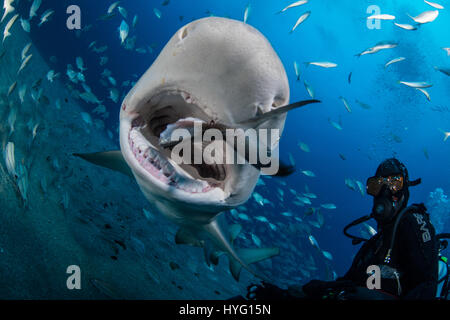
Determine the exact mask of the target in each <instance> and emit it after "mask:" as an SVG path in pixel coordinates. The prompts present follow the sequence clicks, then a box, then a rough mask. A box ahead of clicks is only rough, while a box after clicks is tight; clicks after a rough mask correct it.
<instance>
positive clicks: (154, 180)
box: [76, 17, 319, 281]
mask: <svg viewBox="0 0 450 320" xmlns="http://www.w3.org/2000/svg"><path fill="white" fill-rule="evenodd" d="M288 102H289V82H288V78H287V75H286V71H285V69H284V66H283V64H282V62H281V60H280V59H279V57H278V55H277V54H276V52H275V51H274V49H273V48H272V46H271V45H270V43H269V41H268V40H267V39H266V38H265V37H264V36H263V35H262V34H261V33H260V32H259V31H258V30H256V29H255V28H253V27H251V26H249V25H248V24H245V23H243V22H240V21H236V20H232V19H226V18H219V17H208V18H203V19H199V20H195V21H193V22H191V23H189V24H187V25H185V26H183V27H182V28H181V29H179V30H178V31H177V32H176V33H175V34H174V35H173V37H172V38H171V39H170V40H169V42H168V43H167V44H166V46H165V47H164V48H163V49H162V51H161V53H160V54H159V56H158V57H157V59H156V60H155V61H154V63H153V64H152V65H151V67H150V68H149V69H148V70H147V71H146V72H145V73H144V75H143V76H142V77H141V78H140V79H139V81H138V82H137V83H136V84H135V86H134V87H133V88H132V89H131V91H130V92H129V93H128V94H127V96H126V97H125V99H124V101H123V103H122V105H121V110H120V150H115V151H106V152H99V153H90V154H76V155H77V156H79V157H82V158H83V159H85V160H87V161H90V162H92V163H94V164H97V165H101V166H104V167H107V168H110V169H113V170H116V171H120V172H122V173H124V174H127V175H129V176H131V177H133V178H134V179H135V180H136V182H137V184H138V185H139V187H140V190H141V191H142V193H143V194H144V195H145V197H146V198H147V199H148V201H149V202H150V204H151V205H152V206H153V207H154V208H155V209H157V211H159V212H160V213H162V215H164V216H165V217H166V218H168V219H169V220H171V221H172V222H174V223H175V224H177V225H179V226H180V229H179V231H178V232H177V234H176V236H175V242H176V243H177V244H188V245H193V246H198V247H202V248H203V249H204V252H205V258H206V261H207V263H208V265H209V264H210V263H213V264H217V263H218V259H219V257H220V256H221V255H223V254H226V255H227V256H228V257H229V263H230V271H231V274H232V275H233V277H234V278H235V279H236V280H237V281H238V280H239V274H240V271H241V270H242V267H244V268H245V269H246V270H248V271H249V272H251V273H252V274H253V275H255V276H258V277H260V278H263V279H267V278H266V277H265V276H264V275H262V274H261V273H259V272H258V273H257V272H255V271H254V270H253V269H252V268H250V267H249V264H251V263H255V262H258V261H261V260H264V259H268V258H270V257H273V256H274V255H277V254H278V253H279V249H278V248H253V249H251V248H247V249H236V248H234V246H233V242H234V240H235V239H236V237H237V235H238V233H239V232H240V230H241V227H240V226H239V225H232V226H231V227H230V228H227V227H226V225H225V224H224V221H223V220H224V219H223V213H224V212H225V211H227V210H230V209H232V208H235V207H237V206H239V205H242V204H243V203H245V202H246V201H247V200H248V199H249V197H250V196H251V194H252V192H253V190H254V188H255V185H256V183H257V180H258V178H259V176H260V174H261V170H260V168H258V166H255V165H252V164H250V163H244V164H217V163H212V164H209V165H208V164H192V165H181V164H178V163H175V161H173V159H171V153H170V150H169V149H167V148H164V147H163V146H161V145H160V143H159V142H160V140H159V139H160V136H161V134H163V133H164V132H165V131H166V130H168V128H169V127H171V125H172V126H173V124H176V123H178V122H179V121H180V120H182V119H186V118H195V119H200V120H201V121H204V122H205V123H217V124H219V123H220V124H223V125H225V126H226V127H231V128H242V129H248V128H253V129H260V128H266V129H279V130H280V132H282V130H283V128H284V123H285V119H286V115H287V111H289V110H292V109H294V108H298V107H301V106H304V105H306V104H309V103H314V102H319V101H317V100H308V101H301V102H298V103H294V104H290V105H288ZM275 144H278V141H276V143H275ZM272 147H273V146H272Z"/></svg>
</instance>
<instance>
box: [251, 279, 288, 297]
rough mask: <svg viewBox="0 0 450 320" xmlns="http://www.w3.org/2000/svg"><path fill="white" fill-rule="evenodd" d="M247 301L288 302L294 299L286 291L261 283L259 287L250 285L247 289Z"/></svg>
mask: <svg viewBox="0 0 450 320" xmlns="http://www.w3.org/2000/svg"><path fill="white" fill-rule="evenodd" d="M247 299H249V300H290V299H294V297H293V296H291V295H290V294H289V292H288V290H284V289H281V288H279V287H277V286H275V285H273V284H270V283H267V282H264V281H262V282H261V285H257V284H252V285H250V286H248V287H247Z"/></svg>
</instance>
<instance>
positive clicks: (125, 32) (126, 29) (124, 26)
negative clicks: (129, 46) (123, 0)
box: [119, 20, 130, 43]
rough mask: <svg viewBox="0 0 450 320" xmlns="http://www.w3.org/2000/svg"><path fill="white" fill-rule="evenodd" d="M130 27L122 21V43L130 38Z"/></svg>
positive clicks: (120, 31)
mask: <svg viewBox="0 0 450 320" xmlns="http://www.w3.org/2000/svg"><path fill="white" fill-rule="evenodd" d="M129 30H130V29H129V27H128V24H127V23H126V22H125V21H124V20H122V23H121V24H120V27H119V36H120V40H121V41H122V42H121V43H124V42H125V39H126V38H127V37H128V32H129Z"/></svg>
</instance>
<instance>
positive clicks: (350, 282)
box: [247, 158, 449, 300]
mask: <svg viewBox="0 0 450 320" xmlns="http://www.w3.org/2000/svg"><path fill="white" fill-rule="evenodd" d="M420 182H421V179H417V180H414V181H410V180H409V175H408V170H407V169H406V167H405V166H404V165H403V164H402V163H401V162H400V161H398V160H397V159H395V158H391V159H387V160H385V161H383V162H382V163H381V164H380V165H379V166H378V168H377V170H376V173H375V176H373V177H371V178H369V179H368V180H367V184H366V189H367V193H368V194H369V195H371V196H373V197H374V198H373V208H372V212H371V214H370V215H367V216H364V217H362V218H359V219H357V220H355V221H354V222H352V223H350V224H349V225H348V226H346V227H345V228H344V234H345V235H346V236H349V237H351V238H352V239H353V241H352V243H353V244H358V243H361V242H363V241H365V243H364V244H363V246H362V247H361V248H360V250H359V251H358V253H357V254H356V256H355V258H354V260H353V263H352V265H351V267H350V269H349V270H348V272H347V273H346V274H345V275H344V276H343V277H340V278H337V279H336V280H334V281H320V280H312V281H310V282H309V283H307V284H305V285H304V286H303V287H301V286H292V287H289V288H288V289H287V290H284V289H281V288H279V287H277V286H275V285H272V284H269V283H266V282H262V284H261V285H251V286H249V288H248V294H247V299H255V300H266V299H267V300H271V299H272V300H279V299H286V300H290V299H337V300H394V299H425V300H428V299H434V298H436V296H437V293H436V292H437V289H439V290H440V292H442V296H441V293H440V292H439V291H438V297H439V298H440V297H443V298H444V299H446V298H447V294H448V290H449V288H448V286H449V284H448V282H449V281H448V265H447V260H446V259H445V258H444V257H441V256H440V251H441V250H443V249H445V248H446V246H447V242H446V241H442V240H441V239H443V238H448V237H449V234H442V235H438V236H437V235H436V234H435V229H434V227H433V225H432V224H431V222H430V218H429V214H428V213H427V212H426V208H425V206H424V205H423V204H413V205H411V206H407V204H408V200H409V187H411V186H415V185H418V184H419V183H420ZM371 218H373V219H375V221H376V222H377V229H378V230H377V233H376V234H375V235H374V236H373V237H372V238H370V239H369V240H367V239H363V238H359V237H356V236H352V235H350V234H348V233H347V230H348V229H349V228H350V227H353V226H355V225H357V224H360V223H363V222H365V221H367V220H369V219H371ZM438 263H439V270H438ZM442 264H443V265H442ZM444 265H445V266H444ZM369 266H378V267H379V269H378V270H379V271H380V282H379V284H380V286H379V288H374V289H372V290H371V289H369V288H368V285H367V284H368V278H369V277H370V276H371V275H372V274H370V273H368V271H370V270H371V269H370V268H369ZM368 268H369V269H368ZM371 268H373V267H371ZM441 269H442V270H441ZM372 270H373V269H372ZM438 271H439V272H440V273H441V271H442V272H444V271H446V276H445V272H444V273H443V274H444V276H443V277H442V276H440V275H439V279H438ZM438 283H439V285H438Z"/></svg>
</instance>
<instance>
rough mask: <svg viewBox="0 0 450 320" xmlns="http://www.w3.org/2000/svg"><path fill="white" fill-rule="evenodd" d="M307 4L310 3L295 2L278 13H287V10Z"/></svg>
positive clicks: (302, 0)
mask: <svg viewBox="0 0 450 320" xmlns="http://www.w3.org/2000/svg"><path fill="white" fill-rule="evenodd" d="M306 3H308V0H300V1H297V2H294V3H291V4H290V5H288V6H287V7H285V8H284V9H282V10H281V11H279V12H278V13H282V12H285V11H286V10H287V9H290V8H294V7H298V6H301V5H304V4H306Z"/></svg>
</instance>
